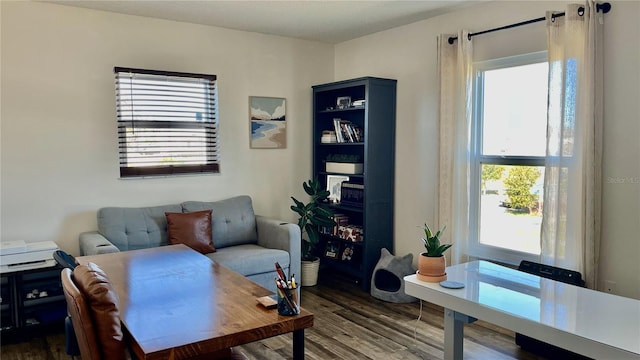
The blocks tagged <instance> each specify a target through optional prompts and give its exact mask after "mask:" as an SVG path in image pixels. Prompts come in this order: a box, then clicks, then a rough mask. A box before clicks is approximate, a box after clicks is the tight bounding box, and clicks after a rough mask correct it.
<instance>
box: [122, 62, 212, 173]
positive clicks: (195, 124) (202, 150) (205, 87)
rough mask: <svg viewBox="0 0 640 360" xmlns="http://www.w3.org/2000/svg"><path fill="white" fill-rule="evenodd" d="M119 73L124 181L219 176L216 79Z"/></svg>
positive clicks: (151, 72)
mask: <svg viewBox="0 0 640 360" xmlns="http://www.w3.org/2000/svg"><path fill="white" fill-rule="evenodd" d="M114 72H115V83H116V107H117V109H116V110H117V119H118V149H119V159H120V177H141V176H153V175H174V174H194V173H217V172H219V162H218V155H219V154H218V151H219V148H218V138H217V137H218V118H217V93H216V76H215V75H203V74H190V73H178V72H167V71H156V70H144V69H132V68H122V67H116V68H114Z"/></svg>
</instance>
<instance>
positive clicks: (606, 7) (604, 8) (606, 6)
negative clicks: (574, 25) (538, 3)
mask: <svg viewBox="0 0 640 360" xmlns="http://www.w3.org/2000/svg"><path fill="white" fill-rule="evenodd" d="M596 11H602V13H603V14H606V13H608V12H609V11H611V4H610V3H608V2H606V3H602V4H596ZM581 12H584V7H582V6H581V7H579V8H578V13H581ZM561 16H564V13H563V12H562V13H557V14H553V18H557V17H561ZM546 19H547V18H546V17H544V16H543V17H539V18H536V19H531V20H526V21H522V22H519V23H515V24H511V25H505V26H501V27H498V28H494V29H489V30H483V31H479V32H477V33H469V40H471V38H472V37H473V36H476V35H482V34H487V33H491V32H494V31H500V30H506V29H511V28H514V27H518V26H522V25H529V24H533V23H537V22H540V21H545V20H546ZM456 40H458V37H457V36H451V37H450V38H449V44H453V42H454V41H456Z"/></svg>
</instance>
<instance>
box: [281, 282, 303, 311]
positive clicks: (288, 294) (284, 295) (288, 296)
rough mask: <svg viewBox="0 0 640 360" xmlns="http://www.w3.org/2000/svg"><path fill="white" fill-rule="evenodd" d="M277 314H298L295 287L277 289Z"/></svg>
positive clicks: (298, 308)
mask: <svg viewBox="0 0 640 360" xmlns="http://www.w3.org/2000/svg"><path fill="white" fill-rule="evenodd" d="M278 314H279V315H284V316H293V315H298V314H300V307H299V306H298V303H297V296H296V290H295V289H278Z"/></svg>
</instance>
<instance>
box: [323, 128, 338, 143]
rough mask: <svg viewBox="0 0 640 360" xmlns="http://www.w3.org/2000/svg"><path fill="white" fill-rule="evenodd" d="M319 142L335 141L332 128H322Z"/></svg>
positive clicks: (334, 133)
mask: <svg viewBox="0 0 640 360" xmlns="http://www.w3.org/2000/svg"><path fill="white" fill-rule="evenodd" d="M320 142H321V143H322V144H333V143H337V142H338V140H337V139H336V132H335V131H333V130H324V131H322V136H321V137H320Z"/></svg>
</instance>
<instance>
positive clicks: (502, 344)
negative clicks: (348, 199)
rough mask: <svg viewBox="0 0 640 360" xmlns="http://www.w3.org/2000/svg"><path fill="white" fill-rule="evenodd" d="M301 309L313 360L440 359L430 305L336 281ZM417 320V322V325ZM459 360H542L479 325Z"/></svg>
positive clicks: (469, 330)
mask: <svg viewBox="0 0 640 360" xmlns="http://www.w3.org/2000/svg"><path fill="white" fill-rule="evenodd" d="M302 306H303V307H304V308H306V309H308V310H310V311H311V312H313V313H314V315H315V321H314V326H313V328H311V329H307V330H306V331H305V354H306V358H307V359H310V360H315V359H322V360H325V359H382V360H392V359H407V360H411V359H442V358H443V356H444V354H443V350H442V349H443V345H444V342H443V339H444V337H443V328H442V325H443V310H442V308H440V307H437V306H434V305H432V304H428V303H425V302H423V303H422V313H421V312H420V303H419V302H415V303H410V304H393V303H388V302H384V301H380V300H377V299H375V298H373V297H371V296H370V295H369V293H367V292H364V291H362V290H360V288H359V287H357V286H355V285H352V284H349V283H344V282H341V281H336V282H333V283H331V284H322V283H320V284H319V285H318V286H315V287H306V288H303V289H302ZM418 317H420V320H418ZM4 337H5V336H3V339H2V345H1V346H0V358H1V359H2V360H58V359H69V357H68V356H66V355H65V353H64V335H63V334H62V333H61V332H59V331H49V332H47V333H45V334H42V335H38V334H36V335H33V336H32V337H31V338H30V340H29V341H26V342H20V343H8V342H6V341H5V339H4ZM240 348H241V349H242V351H243V352H244V353H245V354H246V355H247V356H248V357H249V358H251V359H267V360H269V359H291V358H292V336H291V335H290V334H289V335H285V336H277V337H273V338H270V339H266V340H263V341H258V342H255V343H251V344H247V345H243V346H241V347H240ZM464 358H465V359H466V360H472V359H488V360H494V359H496V360H497V359H544V358H542V357H538V356H535V355H532V354H530V353H528V352H526V351H523V350H521V349H520V348H519V347H518V346H517V345H516V344H515V343H514V333H513V332H512V331H508V330H505V329H502V328H499V327H497V326H494V325H491V324H488V323H486V322H483V321H477V322H475V323H473V324H470V325H467V326H465V341H464Z"/></svg>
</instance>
